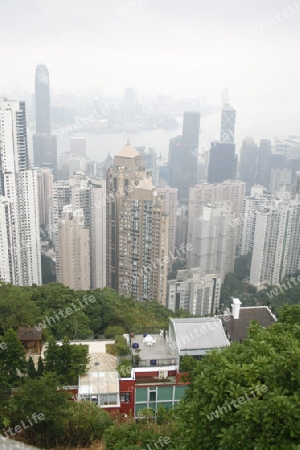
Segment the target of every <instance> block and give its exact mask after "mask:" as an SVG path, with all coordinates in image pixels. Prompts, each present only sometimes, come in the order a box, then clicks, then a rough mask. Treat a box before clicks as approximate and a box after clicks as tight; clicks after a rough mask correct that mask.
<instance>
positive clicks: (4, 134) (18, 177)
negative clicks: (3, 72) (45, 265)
mask: <svg viewBox="0 0 300 450" xmlns="http://www.w3.org/2000/svg"><path fill="white" fill-rule="evenodd" d="M37 192H38V189H37V175H36V171H35V170H32V169H29V159H28V147H27V132H26V112H25V103H24V102H18V101H9V100H7V99H0V202H1V213H2V214H1V216H2V217H1V220H0V226H1V230H0V252H1V259H2V261H3V264H1V267H0V279H1V280H3V281H5V282H8V283H13V284H16V285H20V286H23V285H24V286H28V285H32V284H37V285H40V284H41V283H42V278H41V260H40V258H41V256H40V239H39V209H38V195H37ZM6 252H7V256H6V254H5V253H6Z"/></svg>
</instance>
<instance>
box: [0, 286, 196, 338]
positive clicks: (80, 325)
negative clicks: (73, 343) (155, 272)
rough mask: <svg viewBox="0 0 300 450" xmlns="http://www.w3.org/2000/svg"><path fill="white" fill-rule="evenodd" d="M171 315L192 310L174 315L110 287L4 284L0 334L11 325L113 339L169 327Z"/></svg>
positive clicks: (60, 334)
mask: <svg viewBox="0 0 300 450" xmlns="http://www.w3.org/2000/svg"><path fill="white" fill-rule="evenodd" d="M170 316H174V317H188V316H189V313H188V312H186V311H181V310H180V311H176V313H172V311H169V310H168V309H166V308H165V307H164V306H162V305H160V304H159V303H157V302H145V303H140V302H135V301H134V300H132V299H129V298H124V297H121V296H119V295H118V294H117V293H116V292H115V291H113V290H110V289H108V288H104V289H97V290H95V291H72V290H71V289H69V288H68V287H66V286H64V285H62V284H58V283H50V284H47V285H43V286H32V287H17V286H12V285H11V284H5V283H0V334H3V332H4V331H6V330H7V329H8V328H10V327H11V328H13V329H17V328H18V327H20V326H36V327H37V328H38V329H40V330H42V331H43V335H44V336H45V337H49V336H50V335H53V336H54V337H55V338H56V339H63V338H64V337H65V336H67V337H68V338H69V339H78V338H87V337H93V336H94V335H98V334H105V335H107V336H109V337H112V336H113V333H114V332H115V331H117V334H123V332H127V333H129V332H131V331H134V330H135V329H139V330H140V329H142V330H143V329H144V330H145V331H146V330H147V329H148V328H151V327H156V328H158V329H159V328H163V327H166V326H167V325H168V320H169V317H170ZM1 332H2V333H1Z"/></svg>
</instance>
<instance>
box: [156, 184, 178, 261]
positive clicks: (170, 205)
mask: <svg viewBox="0 0 300 450" xmlns="http://www.w3.org/2000/svg"><path fill="white" fill-rule="evenodd" d="M156 192H157V195H158V196H159V197H161V198H162V199H163V208H164V212H165V213H166V214H167V215H168V217H169V244H168V247H169V251H170V252H171V253H172V254H173V253H174V251H175V242H176V208H177V189H176V188H171V187H169V186H166V187H162V188H157V189H156Z"/></svg>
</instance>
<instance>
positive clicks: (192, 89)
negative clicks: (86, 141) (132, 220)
mask: <svg viewBox="0 0 300 450" xmlns="http://www.w3.org/2000/svg"><path fill="white" fill-rule="evenodd" d="M0 10H1V27H0V54H1V71H0V94H1V93H2V94H4V93H5V92H6V90H7V91H9V92H10V91H12V90H16V89H17V88H18V89H20V91H22V90H23V89H26V90H28V91H30V90H33V80H34V70H35V66H36V64H37V63H44V64H46V65H47V67H48V69H49V71H50V77H51V88H52V90H54V92H59V91H60V90H62V89H63V90H75V89H78V88H79V89H88V88H89V87H92V86H101V88H102V90H103V92H104V93H107V94H112V95H121V94H122V92H123V89H124V88H125V87H127V86H134V87H136V88H137V90H138V92H139V93H140V95H149V96H150V95H155V94H157V93H162V94H168V95H174V96H178V97H189V96H190V97H191V96H197V95H206V96H207V97H208V98H209V100H210V101H216V100H217V101H219V100H220V91H221V89H222V88H223V87H224V86H228V87H229V88H230V91H231V99H232V102H233V103H234V102H235V104H236V105H237V104H242V103H243V102H245V104H246V103H255V102H257V101H258V99H259V100H260V101H261V100H262V101H264V100H266V101H267V100H272V101H274V102H275V103H276V102H281V103H282V102H285V103H286V104H289V103H291V104H293V105H295V104H298V105H299V104H300V86H299V79H300V58H299V49H300V27H299V24H300V0H296V1H295V0H291V1H289V0H251V1H248V0H247V1H245V0H227V1H226V0H180V1H179V0H128V1H127V0H107V1H104V0H84V1H83V0H0ZM276 14H277V16H276ZM263 20H265V21H267V20H269V22H265V25H263V22H262V21H263Z"/></svg>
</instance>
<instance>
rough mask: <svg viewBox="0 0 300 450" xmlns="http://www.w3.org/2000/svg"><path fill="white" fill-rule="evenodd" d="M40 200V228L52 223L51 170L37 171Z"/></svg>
mask: <svg viewBox="0 0 300 450" xmlns="http://www.w3.org/2000/svg"><path fill="white" fill-rule="evenodd" d="M37 181H38V198H39V223H40V226H43V227H47V228H49V226H50V225H51V223H50V208H51V207H52V199H53V173H52V172H51V170H50V169H40V170H38V171H37Z"/></svg>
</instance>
